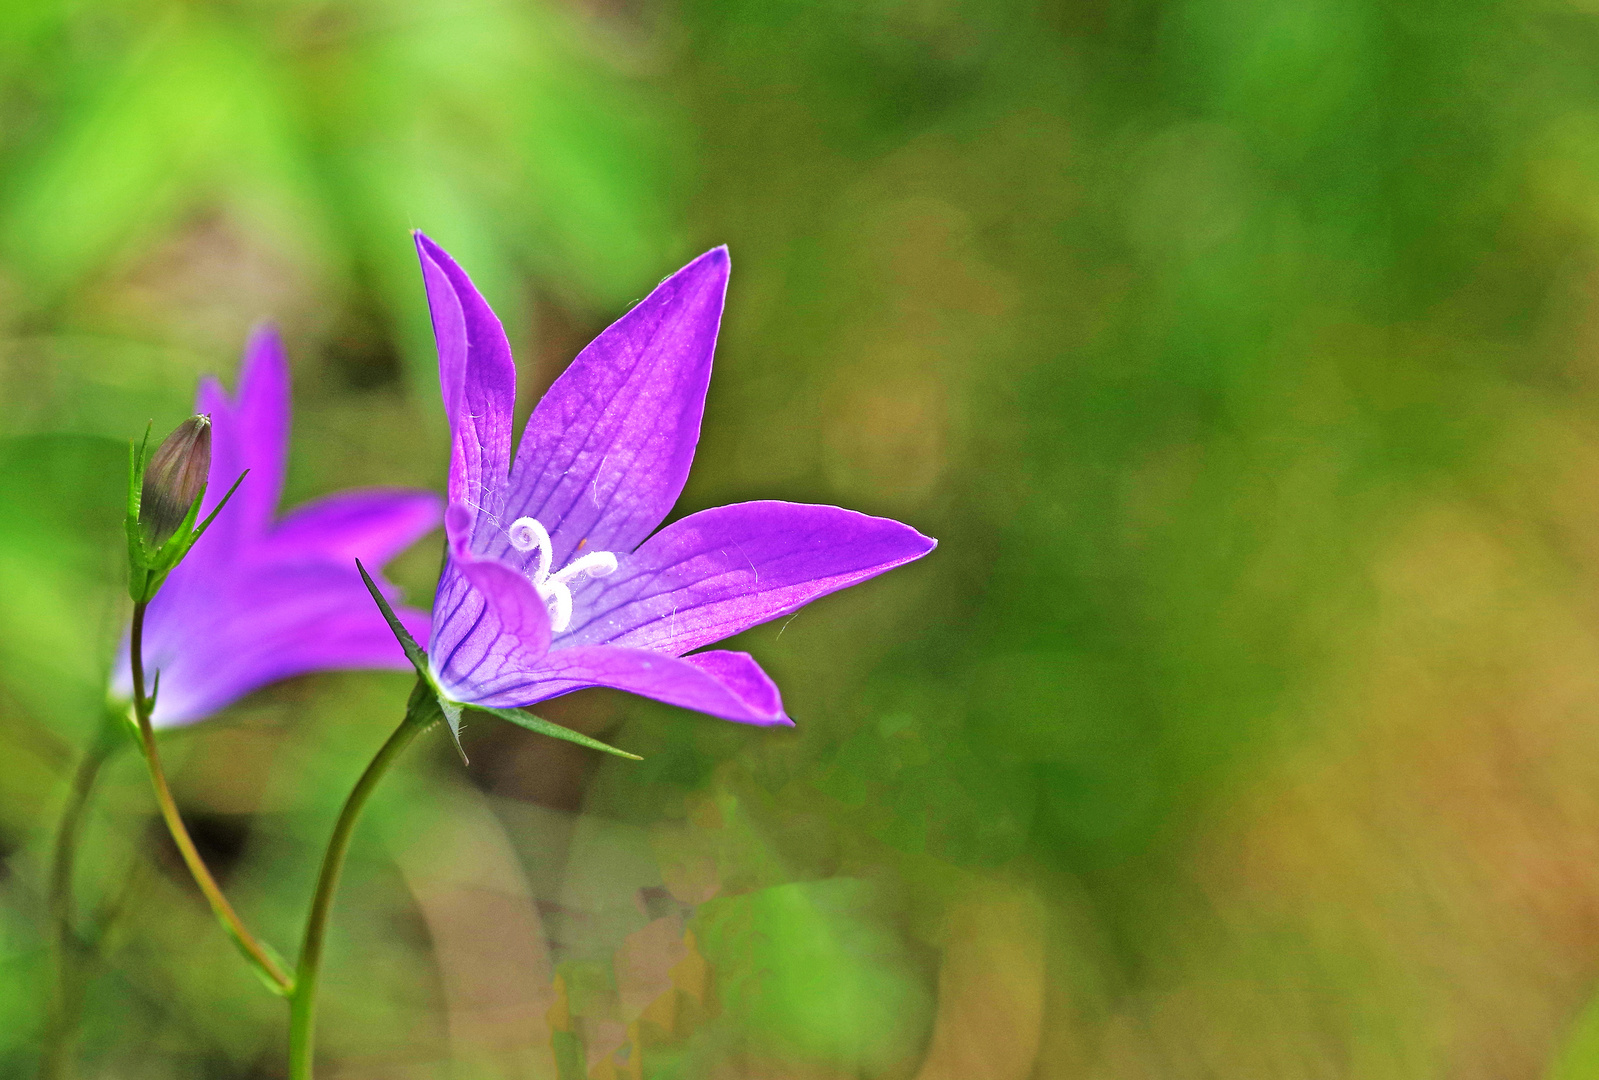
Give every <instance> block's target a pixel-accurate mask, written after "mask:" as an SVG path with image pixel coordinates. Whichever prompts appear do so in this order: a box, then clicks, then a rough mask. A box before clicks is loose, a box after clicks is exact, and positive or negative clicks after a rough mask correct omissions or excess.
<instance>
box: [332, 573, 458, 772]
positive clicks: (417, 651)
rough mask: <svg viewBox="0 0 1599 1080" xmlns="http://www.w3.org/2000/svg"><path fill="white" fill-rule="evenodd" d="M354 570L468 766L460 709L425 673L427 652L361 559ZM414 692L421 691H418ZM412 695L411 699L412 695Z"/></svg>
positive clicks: (414, 709) (456, 749) (412, 709)
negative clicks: (424, 687)
mask: <svg viewBox="0 0 1599 1080" xmlns="http://www.w3.org/2000/svg"><path fill="white" fill-rule="evenodd" d="M355 568H356V569H357V570H359V571H361V580H362V581H364V582H366V591H367V592H369V593H371V594H372V599H373V600H375V601H377V605H378V610H379V611H381V612H383V618H384V620H385V621H387V622H388V624H389V630H390V631H392V632H393V634H394V637H395V639H396V640H398V641H399V643H400V648H402V649H404V650H405V658H406V659H407V660H409V661H411V666H412V667H414V668H416V674H417V678H418V680H419V682H418V686H419V687H420V686H421V685H423V684H425V685H426V686H427V692H428V693H429V694H431V695H432V697H433V700H434V702H435V704H436V705H437V706H438V711H439V712H441V713H443V714H444V722H445V724H446V725H447V726H448V727H449V729H450V738H451V739H452V740H453V741H454V742H455V752H456V753H458V754H460V755H461V763H462V764H463V765H465V764H470V762H468V761H467V758H466V748H465V747H463V746H462V745H461V706H460V705H458V704H457V703H456V702H453V701H451V700H450V699H449V698H447V697H445V696H444V695H443V694H441V693H439V688H438V686H437V684H435V683H434V681H433V676H432V674H431V673H429V671H428V657H427V653H425V652H423V651H422V646H420V645H418V644H417V643H416V639H415V638H414V637H412V636H411V632H410V631H409V630H407V629H406V628H405V624H404V623H402V622H401V621H400V618H399V616H398V615H396V614H394V608H392V607H390V606H389V601H388V598H387V597H385V596H384V595H383V591H382V590H381V589H379V588H378V583H377V582H375V581H373V580H372V575H371V574H369V573H367V572H366V567H364V566H362V565H361V560H360V559H357V560H355ZM417 692H420V690H419V691H417ZM412 696H413V698H414V697H415V694H413V695H412ZM420 707H421V706H420V705H419V704H418V703H416V702H415V701H413V703H412V705H411V711H412V713H413V714H415V713H416V711H417V709H418V708H420ZM434 719H435V720H436V719H437V717H434Z"/></svg>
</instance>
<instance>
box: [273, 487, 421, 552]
mask: <svg viewBox="0 0 1599 1080" xmlns="http://www.w3.org/2000/svg"><path fill="white" fill-rule="evenodd" d="M439 517H440V501H439V497H438V496H437V495H435V494H433V493H432V492H431V491H403V490H398V489H394V490H384V489H364V490H361V491H349V492H342V493H340V494H338V495H330V496H328V497H327V498H325V499H318V500H317V501H316V502H313V503H307V504H306V505H305V506H302V507H300V508H299V509H297V510H295V511H293V512H291V513H290V514H289V515H288V516H286V517H285V518H284V519H283V520H282V522H280V523H279V524H278V526H277V527H276V528H275V529H273V530H272V532H271V534H270V536H269V537H268V538H267V541H266V544H265V545H263V548H264V550H265V551H266V552H267V553H268V554H269V556H271V557H288V556H290V555H294V554H297V555H299V556H301V557H315V558H323V559H328V560H330V561H333V562H337V563H348V562H351V561H353V560H355V559H360V560H361V561H362V562H365V563H369V564H371V565H373V566H381V565H382V564H383V563H386V562H388V561H389V560H390V559H392V558H394V556H396V555H398V554H399V553H400V552H402V551H404V550H405V549H406V548H408V547H410V546H411V544H413V543H414V542H416V541H417V540H419V539H421V538H422V537H423V536H426V535H427V534H428V533H429V532H430V531H432V529H433V528H434V526H436V525H438V523H439Z"/></svg>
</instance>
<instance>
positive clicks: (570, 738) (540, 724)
mask: <svg viewBox="0 0 1599 1080" xmlns="http://www.w3.org/2000/svg"><path fill="white" fill-rule="evenodd" d="M463 705H464V707H465V708H468V709H476V710H477V711H478V712H486V713H490V714H491V715H494V716H498V717H499V718H500V719H501V720H509V721H510V722H511V723H513V724H515V725H516V726H517V727H524V728H527V729H528V730H529V731H536V732H538V733H539V734H540V735H548V736H549V737H550V738H552V739H565V740H566V741H567V742H570V743H577V744H578V745H579V746H586V747H588V748H589V749H590V750H603V751H605V752H606V753H607V754H615V755H616V756H617V757H624V758H627V759H628V760H629V761H643V760H644V759H643V758H641V757H639V756H638V755H637V754H630V753H628V752H627V751H626V750H618V749H617V748H616V747H614V746H609V745H607V744H605V743H602V742H600V740H598V739H591V738H589V737H588V736H587V735H584V734H583V733H582V732H578V731H573V730H572V729H571V728H567V727H562V726H561V725H560V724H553V723H551V722H550V721H548V720H546V719H544V718H543V717H541V716H534V715H533V714H532V713H528V712H523V711H522V710H521V709H496V708H493V707H492V706H489V705H473V704H470V703H463Z"/></svg>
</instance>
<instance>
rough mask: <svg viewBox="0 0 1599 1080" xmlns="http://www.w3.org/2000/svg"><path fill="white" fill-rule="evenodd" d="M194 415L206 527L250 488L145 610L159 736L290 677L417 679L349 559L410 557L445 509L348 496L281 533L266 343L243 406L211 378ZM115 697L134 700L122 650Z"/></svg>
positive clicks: (409, 618)
mask: <svg viewBox="0 0 1599 1080" xmlns="http://www.w3.org/2000/svg"><path fill="white" fill-rule="evenodd" d="M195 411H196V412H199V413H209V414H210V416H211V429H212V436H211V468H210V472H209V474H208V480H207V488H206V496H205V502H204V504H203V505H202V507H201V514H202V516H203V515H204V514H206V513H209V512H210V510H211V508H212V507H213V506H215V505H216V503H217V501H218V500H219V499H220V498H221V497H222V496H223V494H224V493H226V492H227V490H228V488H229V487H230V486H231V485H232V484H233V482H234V480H236V479H238V476H239V474H240V473H242V472H244V471H245V470H246V469H248V470H249V475H248V476H247V477H246V478H245V480H244V482H243V483H242V484H240V485H239V490H238V491H237V492H235V493H234V495H233V498H232V500H231V501H230V502H229V503H228V505H227V506H225V507H224V508H223V511H222V513H220V514H218V515H217V519H216V520H215V521H214V522H212V524H211V528H210V529H209V530H207V532H206V534H205V535H204V536H203V537H201V538H200V541H199V542H198V543H197V544H195V546H194V548H193V550H191V551H190V552H189V554H188V555H187V556H186V557H185V558H184V560H183V562H182V563H180V564H179V565H178V567H177V569H175V570H173V571H172V574H171V576H170V577H168V578H167V580H166V583H165V584H164V585H163V586H162V587H161V591H160V592H158V593H156V595H155V598H154V599H153V600H151V601H150V607H149V611H148V614H147V615H146V617H145V632H144V650H145V657H144V662H145V667H146V668H147V669H151V670H155V671H158V672H159V673H160V678H161V681H160V693H159V694H158V695H157V698H156V708H155V714H154V716H153V718H152V719H153V721H154V723H155V726H156V727H173V726H176V725H180V724H188V723H192V722H193V721H195V720H199V719H202V718H204V717H206V716H208V715H210V714H211V713H214V712H216V711H217V710H218V709H221V708H222V707H223V706H225V705H228V704H229V703H231V702H233V701H236V700H237V699H239V698H241V697H243V696H244V695H245V694H248V693H249V692H250V691H252V690H256V689H258V688H260V687H262V686H265V685H266V684H267V683H270V682H275V681H276V680H278V679H284V678H288V677H289V676H291V675H301V674H304V673H306V672H310V671H322V670H326V669H330V668H395V669H406V668H409V667H410V663H409V661H407V660H406V657H405V653H404V652H403V651H402V650H401V648H400V646H399V645H398V644H397V643H396V642H395V640H394V637H393V635H391V634H390V633H389V630H388V628H387V627H386V626H385V625H384V624H383V621H382V620H381V619H378V618H375V617H374V615H373V612H372V608H371V601H370V599H369V598H368V596H367V591H366V588H365V586H364V585H363V584H362V582H361V576H360V574H359V573H358V572H357V570H356V567H355V562H354V560H355V559H356V558H357V557H360V558H361V559H362V560H364V561H370V562H372V563H373V564H375V565H381V564H383V563H385V562H388V561H389V560H390V559H392V558H393V557H394V556H395V555H397V554H399V553H400V552H401V551H403V550H404V549H405V548H406V547H408V546H410V544H411V543H413V542H414V541H415V540H417V539H418V538H419V537H421V536H423V535H424V534H425V533H427V532H428V531H429V530H430V529H432V528H433V527H434V526H435V525H436V524H437V523H438V520H439V499H438V497H437V496H436V495H434V494H432V493H431V492H426V491H402V490H380V489H367V490H362V491H350V492H345V493H342V494H339V495H334V496H331V497H329V498H326V499H319V500H317V501H316V502H313V503H308V504H306V505H305V506H302V507H300V508H299V509H297V510H295V511H293V512H292V513H290V514H288V515H287V516H286V517H284V518H283V519H282V520H281V521H274V515H275V513H276V510H277V504H278V499H279V497H280V496H281V495H282V491H283V466H284V460H285V458H286V457H287V454H288V441H289V369H288V363H287V361H286V359H285V358H284V354H283V345H282V343H281V342H280V341H279V340H278V337H277V335H276V334H275V333H273V332H272V331H271V330H263V331H259V332H257V333H256V334H255V335H254V336H253V337H252V338H251V340H250V344H249V347H248V348H247V349H246V352H245V361H244V371H243V373H242V374H241V375H240V377H239V395H238V400H237V401H230V400H229V399H228V396H227V394H226V393H225V392H224V391H223V389H222V387H221V386H220V385H219V384H218V383H217V382H216V380H214V379H206V380H204V381H203V382H202V383H201V384H200V393H199V396H198V401H197V404H196V407H195ZM389 591H391V592H392V589H391V590H389ZM401 618H402V619H403V620H404V622H405V624H406V625H407V626H408V627H410V628H412V630H413V632H417V633H426V631H427V626H428V617H427V616H426V615H425V614H423V613H422V612H420V611H414V610H410V609H402V613H401ZM112 689H113V691H115V692H116V693H117V694H119V695H120V696H123V697H127V696H131V695H132V693H133V678H132V674H131V672H130V670H129V667H128V655H127V643H126V642H124V643H123V646H122V654H121V656H120V657H119V658H118V661H117V667H116V670H115V673H114V675H113V679H112Z"/></svg>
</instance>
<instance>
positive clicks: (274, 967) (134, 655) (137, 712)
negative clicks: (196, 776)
mask: <svg viewBox="0 0 1599 1080" xmlns="http://www.w3.org/2000/svg"><path fill="white" fill-rule="evenodd" d="M147 606H148V605H147V604H146V603H145V602H143V601H141V602H139V603H136V604H134V605H133V630H132V633H131V634H130V638H131V640H130V642H129V659H130V661H131V666H132V668H133V715H134V719H135V720H137V721H138V725H139V742H140V745H141V746H142V747H143V749H144V759H145V761H146V762H147V763H148V764H149V766H150V783H151V785H152V786H153V787H154V788H155V801H156V804H157V805H158V806H160V808H161V816H162V817H163V818H165V819H166V823H167V831H168V832H169V833H171V834H172V842H173V843H174V844H176V845H177V846H178V852H179V854H181V855H182V856H183V861H184V863H185V864H186V865H187V866H188V868H189V873H190V874H191V875H193V877H194V883H195V884H196V885H198V886H200V891H201V892H202V893H204V894H205V898H206V900H207V901H208V902H209V903H210V904H211V910H212V911H213V912H215V914H216V917H217V920H218V921H219V922H221V923H222V927H223V929H225V930H226V931H227V932H228V936H229V937H231V938H232V939H233V942H234V944H235V945H237V946H238V947H239V951H240V952H241V953H243V954H244V958H245V959H246V960H248V961H250V963H251V964H252V965H254V967H255V969H256V971H258V972H260V974H261V975H262V977H263V978H265V979H266V981H267V983H268V984H269V985H270V986H271V987H272V988H273V989H274V990H276V991H277V992H278V993H280V994H284V995H287V994H289V993H290V992H292V991H293V989H294V982H293V981H292V980H291V979H290V978H289V976H288V973H287V972H285V971H284V970H283V965H282V964H281V963H279V962H278V960H277V958H276V957H275V956H273V955H272V953H271V951H270V950H269V949H268V948H267V947H266V946H265V945H263V944H262V943H261V942H260V941H259V940H257V939H256V937H255V935H253V934H251V933H250V931H249V930H248V929H247V928H246V927H245V925H244V922H243V920H241V919H240V918H239V915H238V913H237V912H235V911H234V910H233V905H232V904H230V903H228V898H227V897H226V896H224V895H223V894H222V889H221V887H220V886H219V885H218V884H217V881H216V878H214V877H212V876H211V870H210V868H209V867H207V866H206V865H205V860H204V859H202V858H201V857H200V852H199V849H198V848H196V847H195V846H194V841H193V840H192V839H191V838H190V837H189V830H188V827H187V826H185V825H184V824H183V817H182V816H181V815H180V814H179V813H178V804H177V802H176V801H175V800H174V799H173V798H172V789H171V788H170V787H169V786H168V785H167V777H166V773H165V772H164V771H163V770H162V768H161V754H160V752H159V751H158V750H157V748H156V741H155V730H154V728H152V727H151V725H150V709H151V705H152V703H151V702H150V701H149V700H148V699H147V698H146V697H145V696H144V612H145V608H146V607H147Z"/></svg>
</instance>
